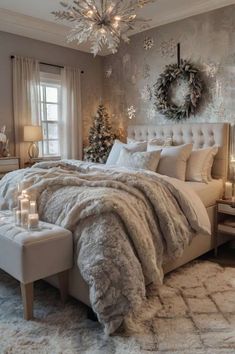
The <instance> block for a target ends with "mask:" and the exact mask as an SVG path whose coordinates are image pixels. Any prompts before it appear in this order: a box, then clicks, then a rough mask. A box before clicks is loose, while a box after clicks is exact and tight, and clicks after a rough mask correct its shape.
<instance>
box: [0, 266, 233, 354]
mask: <svg viewBox="0 0 235 354" xmlns="http://www.w3.org/2000/svg"><path fill="white" fill-rule="evenodd" d="M149 352H151V353H157V354H160V353H162V354H163V353H164V354H224V353H226V354H228V353H229V354H232V353H235V268H222V267H220V266H219V265H217V264H215V263H211V262H208V261H198V262H192V263H190V264H189V265H187V266H184V267H182V268H180V269H179V270H177V271H175V272H173V273H171V274H170V275H168V276H167V277H166V279H165V284H164V286H162V288H161V289H160V291H159V294H158V296H156V295H155V296H152V297H149V299H148V304H147V310H146V308H143V311H140V313H139V316H138V318H136V319H134V320H133V321H129V322H128V323H127V324H126V330H125V331H124V330H123V332H121V333H119V334H118V335H115V336H112V337H106V336H105V335H104V333H103V330H102V328H101V326H100V325H99V323H98V322H92V321H90V320H88V319H87V311H86V307H85V306H83V305H82V304H81V303H79V302H78V301H76V300H73V299H70V300H69V302H68V303H67V304H66V306H65V307H63V306H62V305H61V304H60V301H59V295H58V291H57V290H56V289H54V288H53V287H51V286H50V285H48V284H46V283H45V282H42V281H40V282H37V283H36V286H35V320H33V321H29V322H26V321H24V320H23V319H22V304H21V297H20V289H19V284H18V283H17V282H16V281H15V280H14V279H12V278H11V277H9V276H8V275H7V274H5V273H3V272H0V353H1V354H2V353H4V354H18V353H19V354H22V353H25V354H26V353H27V354H31V353H32V354H33V353H36V354H75V353H76V354H80V353H82V354H83V353H85V354H139V353H141V354H144V353H149Z"/></svg>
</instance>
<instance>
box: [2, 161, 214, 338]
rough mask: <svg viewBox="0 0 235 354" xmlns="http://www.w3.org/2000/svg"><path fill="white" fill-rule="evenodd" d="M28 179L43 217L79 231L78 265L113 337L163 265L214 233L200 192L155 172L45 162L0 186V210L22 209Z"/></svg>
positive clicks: (76, 233)
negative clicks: (199, 238) (19, 205)
mask: <svg viewBox="0 0 235 354" xmlns="http://www.w3.org/2000/svg"><path fill="white" fill-rule="evenodd" d="M22 181H23V185H24V189H26V190H27V191H28V193H29V194H30V195H32V196H34V197H35V198H36V200H37V204H38V211H39V215H40V219H41V220H44V221H47V222H50V223H54V224H58V225H61V226H62V227H64V228H67V229H69V230H71V231H72V232H73V235H74V256H75V262H76V263H77V265H78V267H79V269H80V272H81V274H82V277H83V278H84V280H85V281H86V282H87V284H88V286H89V291H90V301H91V304H92V308H93V310H94V311H95V313H96V314H97V316H98V319H99V321H100V323H102V324H103V325H104V328H105V331H106V333H108V334H111V333H113V332H115V331H116V330H117V329H118V328H119V326H120V325H121V324H122V322H123V320H124V318H125V316H127V315H128V314H129V313H131V312H132V311H135V310H136V309H138V307H139V306H141V304H142V303H143V301H144V299H145V297H146V289H147V288H148V285H150V284H154V285H156V286H159V285H160V284H162V281H163V270H162V266H163V264H164V262H166V261H169V260H171V259H174V258H177V257H180V256H181V255H182V253H183V251H184V249H185V247H186V246H187V245H189V243H190V242H191V240H192V238H193V237H194V235H195V234H196V233H198V232H202V233H209V232H210V222H209V219H208V217H207V213H206V210H205V207H204V206H203V204H202V202H201V201H200V199H199V198H198V197H197V195H196V194H195V193H194V192H193V191H192V190H191V189H190V188H189V187H187V186H185V183H184V182H181V181H178V180H176V179H172V178H169V177H166V176H161V175H159V174H157V173H154V172H149V171H145V170H127V169H124V168H118V169H117V168H106V167H105V166H102V165H100V166H98V165H95V164H89V163H84V162H81V161H69V160H63V161H59V162H58V161H56V162H43V163H39V164H37V165H35V166H34V167H33V168H31V169H24V170H18V171H14V172H11V173H10V174H8V175H6V176H5V177H4V178H3V179H2V180H1V181H0V208H1V209H6V208H9V209H10V208H12V207H14V206H15V204H16V200H17V184H18V183H19V182H22Z"/></svg>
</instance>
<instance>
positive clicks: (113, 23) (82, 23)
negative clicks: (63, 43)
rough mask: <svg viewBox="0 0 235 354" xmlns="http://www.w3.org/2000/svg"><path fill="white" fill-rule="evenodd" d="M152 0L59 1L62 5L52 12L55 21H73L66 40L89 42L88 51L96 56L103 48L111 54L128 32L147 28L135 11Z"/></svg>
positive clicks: (127, 40) (127, 39)
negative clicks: (89, 48) (61, 8)
mask: <svg viewBox="0 0 235 354" xmlns="http://www.w3.org/2000/svg"><path fill="white" fill-rule="evenodd" d="M154 1H155V0H116V1H114V0H73V1H71V4H69V2H65V1H61V2H60V4H61V5H62V7H63V8H64V9H63V10H61V11H54V12H52V14H53V15H55V17H56V18H57V19H59V20H66V21H69V22H71V23H72V24H73V28H72V30H71V31H70V33H69V35H68V41H69V42H72V41H75V40H76V41H77V42H78V44H81V43H83V42H86V41H90V42H91V51H92V53H93V54H94V55H96V54H97V53H98V52H99V51H100V50H101V49H102V48H103V47H106V48H108V50H110V51H111V52H112V53H113V54H114V53H116V52H117V48H118V46H119V44H120V41H121V40H123V41H124V42H129V36H128V34H129V31H132V30H134V29H136V28H138V29H140V30H143V29H146V28H147V27H148V25H147V22H148V20H144V19H141V18H138V17H137V14H136V11H137V10H138V8H141V7H143V6H144V5H146V4H148V3H150V2H154Z"/></svg>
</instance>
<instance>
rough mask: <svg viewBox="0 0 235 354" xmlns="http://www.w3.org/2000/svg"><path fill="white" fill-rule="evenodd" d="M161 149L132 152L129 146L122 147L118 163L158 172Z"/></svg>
mask: <svg viewBox="0 0 235 354" xmlns="http://www.w3.org/2000/svg"><path fill="white" fill-rule="evenodd" d="M160 156H161V150H158V151H151V152H147V151H144V152H131V151H129V149H127V148H125V147H124V148H122V150H121V152H120V155H119V158H118V161H117V165H118V166H122V167H128V168H129V167H130V168H141V169H144V170H150V171H154V172H156V169H157V166H158V163H159V160H160Z"/></svg>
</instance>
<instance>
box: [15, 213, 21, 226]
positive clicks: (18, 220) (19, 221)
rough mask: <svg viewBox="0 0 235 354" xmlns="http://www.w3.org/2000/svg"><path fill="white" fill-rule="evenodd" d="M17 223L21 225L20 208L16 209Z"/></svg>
mask: <svg viewBox="0 0 235 354" xmlns="http://www.w3.org/2000/svg"><path fill="white" fill-rule="evenodd" d="M15 224H16V226H21V211H20V210H16V211H15Z"/></svg>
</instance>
